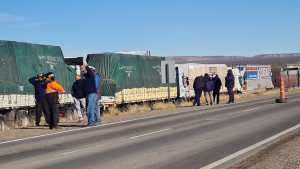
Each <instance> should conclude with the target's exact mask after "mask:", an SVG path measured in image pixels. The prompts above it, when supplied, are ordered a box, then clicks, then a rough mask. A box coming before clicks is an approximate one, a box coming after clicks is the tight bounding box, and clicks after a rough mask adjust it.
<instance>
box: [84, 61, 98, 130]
mask: <svg viewBox="0 0 300 169" xmlns="http://www.w3.org/2000/svg"><path fill="white" fill-rule="evenodd" d="M83 69H85V72H84V77H85V85H84V89H85V94H86V95H87V99H86V100H87V102H88V104H87V115H88V126H94V125H96V122H97V116H96V106H97V104H96V102H97V87H96V82H95V73H94V71H93V69H95V68H94V67H92V66H88V65H87V63H84V64H83Z"/></svg>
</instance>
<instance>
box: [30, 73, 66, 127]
mask: <svg viewBox="0 0 300 169" xmlns="http://www.w3.org/2000/svg"><path fill="white" fill-rule="evenodd" d="M29 82H30V83H31V84H32V85H33V86H34V88H35V100H36V112H35V115H36V116H35V117H36V119H35V125H36V126H39V125H40V121H41V116H42V112H44V117H45V121H46V123H47V124H48V125H49V128H50V129H53V128H58V121H59V102H58V99H59V97H58V95H59V93H64V92H65V89H64V88H63V86H62V85H60V84H59V83H58V82H57V81H56V80H55V75H54V73H53V72H49V73H46V74H43V73H40V74H38V75H37V76H35V77H32V78H30V79H29Z"/></svg>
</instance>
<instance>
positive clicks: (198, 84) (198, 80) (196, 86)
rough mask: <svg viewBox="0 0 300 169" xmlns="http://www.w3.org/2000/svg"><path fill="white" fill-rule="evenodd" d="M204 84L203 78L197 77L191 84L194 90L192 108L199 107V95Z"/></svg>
mask: <svg viewBox="0 0 300 169" xmlns="http://www.w3.org/2000/svg"><path fill="white" fill-rule="evenodd" d="M204 86H205V83H204V79H203V76H202V75H201V76H197V77H196V78H195V80H194V83H193V88H194V92H195V99H194V103H193V106H200V105H201V103H200V99H201V95H202V92H203V89H204Z"/></svg>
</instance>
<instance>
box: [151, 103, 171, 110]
mask: <svg viewBox="0 0 300 169" xmlns="http://www.w3.org/2000/svg"><path fill="white" fill-rule="evenodd" d="M152 109H153V110H171V109H176V105H175V104H173V103H162V102H159V103H155V104H153V106H152Z"/></svg>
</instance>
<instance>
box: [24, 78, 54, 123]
mask: <svg viewBox="0 0 300 169" xmlns="http://www.w3.org/2000/svg"><path fill="white" fill-rule="evenodd" d="M29 82H30V83H31V84H32V85H33V86H34V91H35V105H36V106H35V125H36V126H39V125H40V121H41V116H42V112H43V113H44V117H45V120H46V123H48V116H49V112H48V104H47V101H46V97H45V96H46V94H45V89H44V85H45V77H44V75H43V74H42V73H40V74H38V75H37V76H34V77H31V78H30V79H29Z"/></svg>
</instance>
